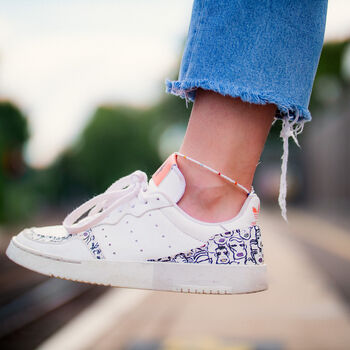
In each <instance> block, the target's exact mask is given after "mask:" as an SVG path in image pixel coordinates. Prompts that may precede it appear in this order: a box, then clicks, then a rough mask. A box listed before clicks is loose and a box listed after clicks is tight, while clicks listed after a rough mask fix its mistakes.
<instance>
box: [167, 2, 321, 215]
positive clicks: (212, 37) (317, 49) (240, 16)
mask: <svg viewBox="0 0 350 350" xmlns="http://www.w3.org/2000/svg"><path fill="white" fill-rule="evenodd" d="M326 13H327V0H194V3H193V9H192V17H191V23H190V27H189V32H188V38H187V42H186V47H185V51H184V54H183V57H182V62H181V68H180V72H179V77H178V80H176V81H170V80H166V91H167V92H168V93H171V94H174V95H178V96H180V97H182V98H185V99H186V102H187V100H190V101H194V100H195V97H196V90H197V89H198V88H202V89H207V90H212V91H216V92H218V93H220V94H222V95H229V96H232V97H239V98H241V99H242V100H243V101H245V102H250V103H256V104H266V103H273V104H275V105H276V106H277V112H276V118H280V119H282V120H283V126H282V131H281V137H282V138H283V149H284V152H283V156H282V175H281V187H280V197H279V202H280V205H281V207H282V214H283V216H284V217H285V197H286V171H287V158H288V138H289V137H290V136H292V137H293V138H294V140H295V141H296V140H297V139H296V135H297V134H298V133H299V132H301V130H302V126H303V123H304V122H305V121H309V120H311V115H310V111H309V109H308V105H309V100H310V95H311V90H312V85H313V81H314V77H315V73H316V69H317V65H318V61H319V57H320V54H321V49H322V45H323V37H324V30H325V22H326Z"/></svg>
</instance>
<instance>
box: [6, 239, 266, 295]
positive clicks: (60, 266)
mask: <svg viewBox="0 0 350 350" xmlns="http://www.w3.org/2000/svg"><path fill="white" fill-rule="evenodd" d="M6 254H7V256H8V257H9V258H10V259H11V260H12V261H14V262H15V263H17V264H19V265H21V266H24V267H26V268H28V269H30V270H33V271H36V272H39V273H41V274H44V275H47V276H51V277H57V278H62V279H67V280H71V281H77V282H84V283H90V284H97V285H105V286H111V287H124V288H137V289H150V290H159V291H172V292H183V293H198V294H242V293H254V292H260V291H263V290H266V289H267V287H268V284H267V269H266V265H242V266H232V265H217V264H191V263H171V262H129V261H106V260H92V261H74V260H68V259H61V258H57V257H53V256H49V255H44V254H42V253H41V252H38V251H35V250H33V249H31V248H28V247H25V246H24V245H22V244H21V243H19V242H18V241H16V237H14V238H12V240H11V243H10V245H9V246H8V248H7V251H6Z"/></svg>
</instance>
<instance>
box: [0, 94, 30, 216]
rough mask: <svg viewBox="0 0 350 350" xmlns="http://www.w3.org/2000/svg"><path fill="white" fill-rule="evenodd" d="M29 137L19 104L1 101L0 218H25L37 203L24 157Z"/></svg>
mask: <svg viewBox="0 0 350 350" xmlns="http://www.w3.org/2000/svg"><path fill="white" fill-rule="evenodd" d="M28 138H29V133H28V125H27V119H26V118H25V117H24V115H23V114H22V113H21V111H20V110H19V109H18V107H16V106H15V105H14V104H13V103H12V102H10V101H0V222H12V221H15V220H17V219H18V218H20V219H23V218H27V217H28V216H29V215H30V212H31V210H32V209H34V206H35V203H37V200H36V193H35V191H33V187H32V184H33V183H32V181H31V180H29V178H28V176H27V174H28V173H29V172H30V171H27V170H26V166H25V163H24V161H23V149H24V145H25V143H26V142H27V140H28ZM28 180H29V181H28Z"/></svg>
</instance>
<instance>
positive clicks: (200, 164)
mask: <svg viewBox="0 0 350 350" xmlns="http://www.w3.org/2000/svg"><path fill="white" fill-rule="evenodd" d="M174 154H176V155H177V156H180V157H182V158H184V159H188V160H189V161H191V162H193V163H195V164H197V165H199V166H201V167H203V168H205V169H207V170H209V171H210V172H212V173H214V174H216V175H219V176H221V177H222V178H224V179H225V180H227V181H229V182H231V183H232V184H233V185H235V186H237V187H239V188H240V189H241V190H242V191H244V192H245V193H246V194H247V196H249V195H250V194H251V193H252V192H253V188H252V190H251V191H248V190H247V189H246V188H245V187H244V186H242V185H241V184H239V183H238V182H237V181H235V180H233V179H231V178H229V177H228V176H226V175H224V174H222V173H221V172H220V171H217V170H215V169H213V168H211V167H210V166H208V165H205V164H203V163H201V162H198V160H195V159H193V158H191V157H188V156H185V155H184V154H182V153H180V152H174Z"/></svg>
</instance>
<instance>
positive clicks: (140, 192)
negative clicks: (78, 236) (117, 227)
mask: <svg viewBox="0 0 350 350" xmlns="http://www.w3.org/2000/svg"><path fill="white" fill-rule="evenodd" d="M147 188H148V182H147V175H146V174H145V173H144V172H142V171H140V170H137V171H135V172H133V173H131V174H130V175H127V176H125V177H122V178H121V179H119V180H117V181H115V182H114V183H113V184H112V185H111V186H110V187H108V188H107V190H106V191H105V192H104V193H101V194H99V195H97V196H95V197H93V198H91V199H90V200H88V201H87V202H85V203H83V204H82V205H81V206H79V207H78V208H76V209H75V210H73V211H72V212H71V213H70V214H68V215H67V217H66V218H65V219H64V221H63V226H64V227H65V229H66V230H67V231H68V232H69V233H72V234H75V233H79V232H82V231H86V230H88V229H89V228H90V227H92V226H94V225H96V224H97V223H99V222H101V221H102V220H103V219H104V218H105V217H107V216H108V215H109V214H110V213H111V212H112V211H113V210H115V209H116V208H117V207H119V206H120V205H122V204H124V203H126V202H129V201H130V200H131V199H132V198H135V197H137V198H138V200H140V201H143V202H144V203H147V200H146V198H145V192H146V191H147ZM84 215H85V217H83V216H84ZM82 217H83V218H82Z"/></svg>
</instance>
